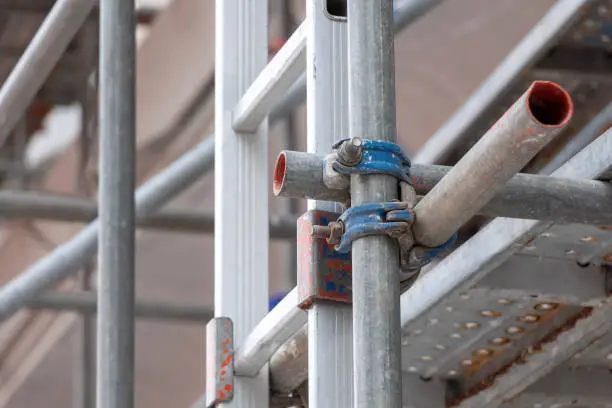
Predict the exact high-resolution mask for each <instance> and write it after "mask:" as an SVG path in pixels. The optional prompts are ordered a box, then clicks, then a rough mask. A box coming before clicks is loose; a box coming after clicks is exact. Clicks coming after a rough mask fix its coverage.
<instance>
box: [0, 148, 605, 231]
mask: <svg viewBox="0 0 612 408" xmlns="http://www.w3.org/2000/svg"><path fill="white" fill-rule="evenodd" d="M200 153H202V152H200ZM202 157H203V158H206V157H207V156H206V155H205V154H202ZM97 216H98V206H97V204H96V202H95V201H92V200H88V199H85V198H80V197H71V196H61V195H54V194H42V193H34V192H23V191H14V190H7V191H0V219H15V218H34V219H41V220H49V221H64V222H83V223H84V222H91V221H94V220H95V219H96V217H97ZM611 217H612V215H611ZM295 220H296V216H295V215H291V216H290V215H287V216H279V215H270V238H271V239H295V230H296V228H295ZM136 224H137V225H138V227H139V228H144V229H152V230H162V231H168V232H177V233H198V234H200V233H211V232H214V231H215V216H214V213H213V212H212V211H194V210H190V209H187V208H176V207H175V208H172V207H170V208H166V209H164V210H161V211H160V212H159V213H157V214H152V215H149V216H147V217H146V218H141V219H138V220H137V223H136Z"/></svg>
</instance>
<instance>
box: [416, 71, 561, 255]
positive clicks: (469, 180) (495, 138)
mask: <svg viewBox="0 0 612 408" xmlns="http://www.w3.org/2000/svg"><path fill="white" fill-rule="evenodd" d="M572 114H573V104H572V100H571V98H570V96H569V94H568V93H567V92H566V91H565V90H563V89H562V88H561V87H560V86H559V85H557V84H555V83H552V82H546V81H536V82H534V83H533V84H532V85H531V86H530V87H529V89H528V90H527V91H526V92H525V93H524V94H523V95H522V96H521V97H520V98H519V99H518V100H517V101H516V102H515V103H514V104H513V105H512V106H511V107H510V109H508V111H507V112H506V113H505V114H504V116H502V117H501V119H499V121H497V123H495V124H494V125H493V126H492V127H491V129H489V131H488V132H487V133H486V134H485V135H484V136H483V137H482V138H481V139H480V140H479V141H478V142H477V143H476V144H475V145H474V147H472V148H471V149H470V150H469V151H468V152H467V153H466V154H465V156H463V157H462V158H461V160H459V162H458V163H457V164H456V165H455V166H454V167H453V169H452V170H451V171H449V172H448V174H447V175H446V176H444V178H443V179H442V180H440V182H439V183H438V184H436V186H435V187H434V188H433V189H432V190H431V191H430V192H429V193H428V194H427V195H426V196H425V197H424V198H423V199H422V200H421V201H420V202H419V203H418V204H417V205H416V206H415V208H414V212H415V223H414V226H413V227H412V231H413V234H414V238H415V240H416V242H418V243H419V244H421V245H425V246H429V247H436V246H438V245H442V244H443V243H444V242H446V241H447V240H448V239H449V238H450V237H451V236H452V235H453V234H454V233H455V231H456V230H457V229H459V227H461V226H462V225H463V224H464V223H465V222H467V221H468V220H469V219H470V218H471V217H472V216H474V215H476V213H478V211H479V210H480V209H481V208H482V207H483V206H484V205H485V204H487V203H488V202H489V200H491V199H492V198H493V197H494V196H495V194H496V193H497V192H498V191H499V190H501V189H502V188H503V186H504V184H505V183H506V182H507V181H508V180H510V179H511V178H512V176H513V175H514V174H516V173H517V172H519V171H520V170H521V169H522V168H523V167H524V166H525V165H526V164H527V163H528V162H529V161H530V160H531V159H532V158H533V157H534V156H535V155H536V154H537V153H538V152H539V151H540V150H541V149H542V148H543V147H544V146H546V145H547V144H548V143H549V142H550V141H551V140H552V139H554V138H555V136H557V135H558V134H559V133H560V132H561V131H562V130H563V129H565V127H566V126H567V125H568V123H569V121H570V119H571V118H572Z"/></svg>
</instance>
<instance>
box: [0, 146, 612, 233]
mask: <svg viewBox="0 0 612 408" xmlns="http://www.w3.org/2000/svg"><path fill="white" fill-rule="evenodd" d="M281 155H282V156H284V157H285V162H284V164H283V166H284V170H282V171H281V170H280V169H279V167H278V166H277V172H278V173H282V174H284V175H279V177H278V182H277V183H275V194H276V195H278V196H286V197H296V198H309V199H319V200H324V199H325V200H331V201H340V202H345V201H346V200H348V198H349V194H348V189H344V190H333V189H330V188H328V187H327V186H326V185H325V184H324V182H323V176H322V171H323V170H322V168H323V165H324V159H323V157H321V156H317V155H314V154H307V153H298V154H294V152H281ZM296 163H297V164H296ZM300 169H303V170H300ZM451 169H452V167H449V166H438V165H423V164H418V163H415V164H413V165H412V168H411V171H410V173H411V178H412V182H413V185H414V188H415V190H416V193H417V194H418V195H421V196H423V195H426V194H428V193H429V192H430V191H431V190H432V189H433V188H434V187H435V186H436V184H438V183H439V182H440V180H442V179H443V178H444V176H446V175H447V174H448V173H449V171H451ZM301 172H303V173H301ZM301 174H308V175H309V177H301ZM611 200H612V186H610V184H609V183H606V182H602V181H595V180H573V179H565V178H559V177H551V176H541V175H533V174H516V175H514V176H513V177H512V178H511V179H510V180H508V182H507V183H506V184H505V185H503V186H502V187H501V188H500V190H499V191H498V192H497V193H496V194H495V196H494V197H493V198H492V199H491V200H490V201H489V202H488V203H487V204H485V206H484V207H482V208H481V209H480V210H479V211H478V214H479V215H484V216H488V217H508V218H522V219H532V220H542V221H555V222H559V223H583V224H595V225H610V224H611V223H612V206H610V202H611ZM3 205H4V203H3V199H2V192H0V217H1V216H2V210H3Z"/></svg>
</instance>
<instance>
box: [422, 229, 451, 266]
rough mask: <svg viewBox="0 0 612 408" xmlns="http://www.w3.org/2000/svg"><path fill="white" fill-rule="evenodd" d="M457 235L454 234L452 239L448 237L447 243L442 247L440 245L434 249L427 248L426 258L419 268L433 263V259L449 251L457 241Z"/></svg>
mask: <svg viewBox="0 0 612 408" xmlns="http://www.w3.org/2000/svg"><path fill="white" fill-rule="evenodd" d="M457 235H458V234H457V233H456V232H455V233H454V234H453V236H452V237H450V239H449V240H448V241H446V242H445V243H443V244H442V245H440V246H439V247H436V248H427V256H426V258H425V260H424V262H423V264H422V265H421V266H425V265H427V264H429V263H430V262H431V261H433V260H434V259H436V258H438V257H440V256H441V255H443V254H444V253H445V252H446V251H449V250H450V249H452V247H453V245H455V242H456V241H457Z"/></svg>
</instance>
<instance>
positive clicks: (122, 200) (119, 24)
mask: <svg viewBox="0 0 612 408" xmlns="http://www.w3.org/2000/svg"><path fill="white" fill-rule="evenodd" d="M135 73H136V20H135V16H134V0H105V1H103V2H101V4H100V110H99V114H100V192H99V194H100V230H99V231H100V232H99V237H100V238H99V240H98V248H99V249H98V251H99V262H98V263H99V273H98V288H97V289H98V327H97V329H98V330H97V334H98V338H97V344H98V347H97V390H98V392H97V399H96V401H97V403H96V406H97V408H132V407H133V406H134V335H135V333H134V301H135V270H134V269H135V259H134V246H135V222H134V221H135V203H134V187H135V183H136V81H135V79H136V78H135Z"/></svg>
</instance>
